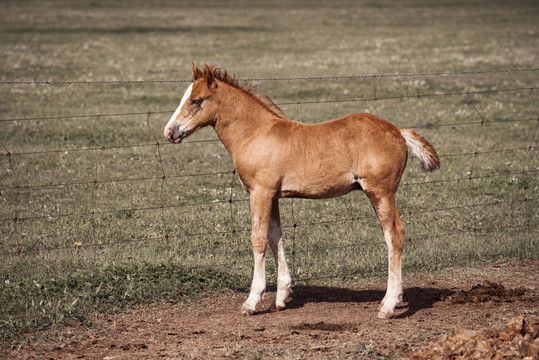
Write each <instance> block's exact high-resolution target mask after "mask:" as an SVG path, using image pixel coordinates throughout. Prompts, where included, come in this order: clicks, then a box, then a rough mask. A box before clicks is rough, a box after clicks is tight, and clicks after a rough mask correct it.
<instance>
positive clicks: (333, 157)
mask: <svg viewBox="0 0 539 360" xmlns="http://www.w3.org/2000/svg"><path fill="white" fill-rule="evenodd" d="M193 79H194V82H193V83H192V84H191V85H190V86H189V88H188V89H187V91H186V92H185V94H184V96H183V98H182V100H181V102H180V105H179V106H178V108H177V110H176V112H175V113H174V115H172V117H171V118H170V121H169V122H168V124H167V126H166V127H165V131H164V133H165V136H166V137H167V139H168V140H169V141H171V142H173V143H180V142H181V141H182V140H183V139H184V138H186V137H187V136H189V135H191V134H192V133H193V132H195V131H197V130H198V129H200V128H202V127H204V126H208V125H211V126H212V127H213V128H214V129H215V132H216V133H217V136H218V137H219V139H220V140H221V141H222V143H223V144H224V146H225V147H226V149H227V150H228V152H229V153H230V155H231V156H232V160H233V161H234V165H235V167H236V169H237V172H238V174H239V177H240V180H241V184H242V186H243V188H244V189H245V190H246V191H247V192H248V193H249V195H250V203H251V215H252V233H251V241H252V246H253V253H254V274H253V282H252V286H251V292H250V294H249V297H248V299H247V300H246V301H245V303H244V304H243V306H242V309H241V312H242V314H246V315H247V314H252V313H253V312H254V311H255V309H256V305H257V304H258V302H259V301H260V298H261V296H262V295H263V294H264V292H265V289H266V275H265V252H266V247H267V245H268V244H269V246H270V248H271V250H272V251H273V254H274V256H275V262H276V268H277V294H276V296H275V300H274V303H273V308H274V309H275V310H281V309H284V308H285V306H286V304H285V303H286V301H288V298H289V295H290V293H291V283H292V280H291V277H290V274H289V271H288V266H287V264H286V259H285V254H284V246H283V238H282V232H281V223H280V217H279V198H286V197H300V198H312V199H321V198H331V197H335V196H340V195H343V194H346V193H348V192H350V191H352V190H363V191H364V192H365V194H367V196H368V198H369V200H370V201H371V203H372V205H373V206H374V209H375V211H376V215H377V216H378V219H379V221H380V224H381V226H382V230H383V233H384V239H385V241H386V244H387V248H388V281H387V291H386V294H385V296H384V298H383V300H382V302H381V304H380V309H379V312H378V317H380V318H384V319H387V318H390V317H391V316H392V315H393V312H394V310H395V306H396V305H397V304H398V303H399V302H400V301H401V300H402V291H403V286H402V274H401V268H402V247H403V240H404V226H403V224H402V222H401V220H400V218H399V213H398V211H397V207H396V205H395V192H396V191H397V187H398V186H399V182H400V179H401V176H402V173H403V171H404V168H405V166H406V161H407V158H408V150H407V147H406V145H408V146H410V148H411V150H412V152H413V153H414V155H416V156H417V157H418V158H419V159H420V160H421V165H422V167H423V169H424V170H425V171H433V170H436V169H438V168H439V167H440V158H439V157H438V154H437V153H436V151H435V150H434V148H433V147H432V145H431V144H429V143H428V142H427V141H426V140H425V139H424V138H423V137H421V136H420V135H419V134H417V133H416V132H415V131H414V130H411V129H399V128H398V127H396V126H394V125H392V124H390V123H389V122H387V121H385V120H382V119H380V118H378V117H376V116H374V115H370V114H366V113H355V114H350V115H346V116H343V117H342V118H339V119H335V120H331V121H327V122H324V123H320V124H315V125H306V124H302V123H299V122H296V121H292V120H289V119H286V118H285V115H284V113H283V112H282V111H281V110H280V109H279V108H278V107H277V106H276V105H275V104H274V103H273V102H272V101H271V100H269V98H267V97H262V96H257V95H255V93H254V90H253V88H250V87H246V86H243V87H242V86H239V85H238V81H237V80H236V79H235V77H230V76H229V75H228V74H227V73H226V71H223V70H222V69H220V68H215V67H213V66H208V65H206V64H205V65H204V69H203V70H200V69H198V68H196V66H195V65H194V64H193Z"/></svg>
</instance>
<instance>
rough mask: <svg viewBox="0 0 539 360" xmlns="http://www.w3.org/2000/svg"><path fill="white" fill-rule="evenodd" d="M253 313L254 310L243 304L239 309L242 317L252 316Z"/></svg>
mask: <svg viewBox="0 0 539 360" xmlns="http://www.w3.org/2000/svg"><path fill="white" fill-rule="evenodd" d="M254 313H255V310H254V309H251V308H250V307H249V306H247V305H245V304H243V305H242V307H241V314H242V315H243V316H250V315H253V314H254Z"/></svg>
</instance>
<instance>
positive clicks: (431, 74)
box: [0, 68, 539, 85]
mask: <svg viewBox="0 0 539 360" xmlns="http://www.w3.org/2000/svg"><path fill="white" fill-rule="evenodd" d="M537 70H539V69H538V68H522V69H502V70H475V71H466V70H465V71H443V72H425V73H407V74H364V75H334V76H290V77H255V78H241V77H239V78H237V80H238V81H242V82H257V81H298V80H303V81H310V80H353V79H374V78H402V77H443V76H457V75H481V74H498V73H518V72H533V71H537ZM191 82H193V80H192V79H165V80H97V81H95V80H92V81H90V80H61V81H59V80H4V81H0V85H127V84H138V85H143V84H166V83H191Z"/></svg>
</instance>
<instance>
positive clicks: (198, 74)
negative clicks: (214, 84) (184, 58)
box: [191, 62, 204, 80]
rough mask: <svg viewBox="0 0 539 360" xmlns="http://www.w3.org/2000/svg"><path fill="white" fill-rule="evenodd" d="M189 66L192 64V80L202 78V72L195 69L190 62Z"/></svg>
mask: <svg viewBox="0 0 539 360" xmlns="http://www.w3.org/2000/svg"><path fill="white" fill-rule="evenodd" d="M191 64H193V80H197V79H199V78H201V77H203V76H204V74H202V71H200V69H197V67H196V66H195V63H194V62H192V63H191Z"/></svg>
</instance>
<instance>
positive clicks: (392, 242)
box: [368, 193, 404, 319]
mask: <svg viewBox="0 0 539 360" xmlns="http://www.w3.org/2000/svg"><path fill="white" fill-rule="evenodd" d="M368 195H369V198H370V200H371V202H372V204H373V206H374V208H375V210H376V214H377V215H378V219H379V220H380V224H381V225H382V230H383V232H384V239H385V241H386V244H387V253H388V254H387V257H388V278H387V290H386V295H385V296H384V299H383V300H382V302H381V303H380V311H379V312H378V315H377V316H378V317H379V318H382V319H389V318H391V317H392V316H393V311H394V310H395V306H397V304H398V303H399V302H401V301H402V292H403V290H402V288H403V287H402V247H403V243H404V225H403V224H402V221H401V220H400V217H399V213H398V211H397V206H396V204H395V194H394V193H390V194H386V195H383V196H379V195H377V194H373V193H370V194H368Z"/></svg>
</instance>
